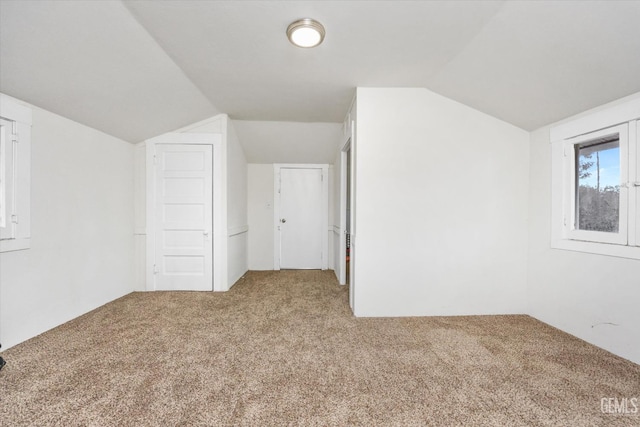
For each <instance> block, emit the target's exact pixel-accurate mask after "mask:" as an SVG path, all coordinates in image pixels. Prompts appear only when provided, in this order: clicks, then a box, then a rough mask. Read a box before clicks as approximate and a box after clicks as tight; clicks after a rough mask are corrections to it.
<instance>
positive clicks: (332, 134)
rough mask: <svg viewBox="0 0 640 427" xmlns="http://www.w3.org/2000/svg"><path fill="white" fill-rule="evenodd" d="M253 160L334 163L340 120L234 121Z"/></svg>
mask: <svg viewBox="0 0 640 427" xmlns="http://www.w3.org/2000/svg"><path fill="white" fill-rule="evenodd" d="M233 123H234V126H235V128H236V130H237V132H238V137H239V138H240V141H241V142H242V146H243V147H244V150H245V154H246V157H247V161H248V162H249V163H270V164H274V163H312V164H319V163H326V164H330V163H331V162H333V158H334V157H335V152H336V149H337V146H338V143H339V142H340V138H341V132H342V125H341V124H340V123H297V122H264V121H249V120H234V122H233Z"/></svg>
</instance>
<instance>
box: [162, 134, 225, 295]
mask: <svg viewBox="0 0 640 427" xmlns="http://www.w3.org/2000/svg"><path fill="white" fill-rule="evenodd" d="M212 160H213V153H212V146H211V145H188V144H158V145H157V146H156V158H155V169H156V173H155V176H156V183H155V184H156V198H155V200H156V201H155V217H156V231H155V233H156V236H155V248H156V250H155V266H154V276H155V289H156V290H197V291H211V290H213V244H212V224H213V221H212V216H213V210H212V209H213V190H212V187H213V181H212V176H213V174H212V172H213V166H212V165H213V161H212Z"/></svg>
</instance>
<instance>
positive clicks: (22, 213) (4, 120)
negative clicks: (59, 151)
mask: <svg viewBox="0 0 640 427" xmlns="http://www.w3.org/2000/svg"><path fill="white" fill-rule="evenodd" d="M30 151H31V110H30V109H29V108H27V107H26V106H24V105H21V104H19V103H18V102H17V101H14V100H13V99H12V98H9V97H7V96H4V95H1V94H0V252H7V251H13V250H20V249H27V248H29V245H30V244H29V242H30V229H29V228H30V227H29V226H30V211H29V208H30Z"/></svg>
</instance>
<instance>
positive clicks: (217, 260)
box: [145, 133, 227, 291]
mask: <svg viewBox="0 0 640 427" xmlns="http://www.w3.org/2000/svg"><path fill="white" fill-rule="evenodd" d="M156 144H171V145H181V144H184V145H211V146H212V155H213V162H212V166H213V171H212V179H213V185H212V189H213V206H212V212H211V214H212V218H213V226H212V228H211V229H212V234H213V236H212V245H213V259H212V263H213V287H212V289H213V290H214V291H224V290H225V289H224V284H225V277H224V275H225V274H224V273H225V272H226V265H227V260H226V234H227V233H225V232H224V230H225V228H226V212H227V209H226V206H223V200H224V198H223V187H224V182H223V177H224V170H223V165H224V163H223V158H222V148H223V144H222V135H221V134H216V133H167V134H164V135H160V136H157V137H155V138H151V139H148V140H146V164H147V167H146V181H147V182H146V187H147V188H146V194H147V201H146V222H147V223H146V235H147V245H146V246H147V248H146V255H147V256H146V280H145V282H146V290H147V291H155V290H156V280H155V279H156V278H155V274H154V265H155V264H156V263H155V260H156V231H157V230H156V222H155V204H156V176H155V165H156Z"/></svg>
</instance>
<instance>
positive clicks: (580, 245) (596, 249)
mask: <svg viewBox="0 0 640 427" xmlns="http://www.w3.org/2000/svg"><path fill="white" fill-rule="evenodd" d="M551 248H552V249H562V250H567V251H575V252H586V253H590V254H597V255H607V256H614V257H618V258H630V259H640V247H637V246H623V245H615V244H607V243H595V242H581V241H579V240H567V239H555V240H553V241H552V242H551Z"/></svg>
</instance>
